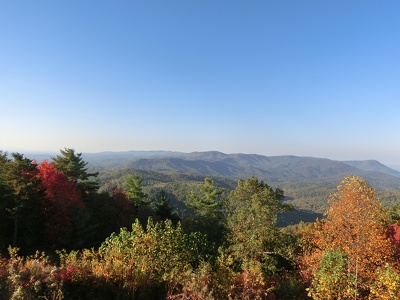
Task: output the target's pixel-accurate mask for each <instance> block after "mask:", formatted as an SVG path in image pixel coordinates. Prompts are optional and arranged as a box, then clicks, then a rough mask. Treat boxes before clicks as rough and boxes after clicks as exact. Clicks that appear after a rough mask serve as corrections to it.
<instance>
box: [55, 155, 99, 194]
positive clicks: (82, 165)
mask: <svg viewBox="0 0 400 300" xmlns="http://www.w3.org/2000/svg"><path fill="white" fill-rule="evenodd" d="M60 152H61V155H57V156H56V157H52V160H53V162H54V165H55V167H56V170H57V171H58V172H63V173H64V174H65V175H66V176H67V177H68V178H69V179H71V180H74V181H76V183H77V184H78V187H79V188H80V189H81V190H82V191H83V192H84V193H90V192H95V191H97V190H98V188H99V184H98V182H96V181H94V180H91V178H92V177H97V175H98V174H99V173H98V172H93V173H88V168H87V167H86V166H87V164H88V163H87V162H85V161H84V160H83V159H82V153H75V150H74V149H70V148H65V149H64V150H60Z"/></svg>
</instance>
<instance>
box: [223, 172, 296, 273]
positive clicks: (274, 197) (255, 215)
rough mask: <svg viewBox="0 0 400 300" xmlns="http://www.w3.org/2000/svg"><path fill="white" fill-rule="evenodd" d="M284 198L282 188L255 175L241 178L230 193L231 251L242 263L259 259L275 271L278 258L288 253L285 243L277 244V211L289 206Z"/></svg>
mask: <svg viewBox="0 0 400 300" xmlns="http://www.w3.org/2000/svg"><path fill="white" fill-rule="evenodd" d="M283 198H284V195H283V191H282V190H280V189H275V190H274V189H272V188H271V187H270V186H268V185H267V184H265V183H264V182H263V181H259V180H258V179H257V178H255V177H252V178H250V179H247V180H239V182H238V186H237V188H236V189H235V190H234V191H232V192H231V194H230V195H229V198H228V201H227V211H228V216H227V226H228V229H229V231H230V232H229V236H228V241H229V244H230V246H229V251H230V252H231V253H232V255H233V257H234V258H235V259H236V260H237V261H238V262H239V263H240V264H242V265H244V264H248V263H251V262H258V263H261V264H262V266H263V269H264V271H267V272H271V273H273V272H274V271H276V269H277V262H278V258H279V257H281V258H283V257H285V256H286V254H285V251H286V250H285V248H286V246H283V247H279V248H278V249H277V248H276V247H275V245H278V244H280V243H278V241H279V240H281V239H282V232H281V231H279V230H278V229H277V228H276V223H277V214H278V212H280V211H285V210H288V209H290V206H289V205H286V204H283V203H282V200H283Z"/></svg>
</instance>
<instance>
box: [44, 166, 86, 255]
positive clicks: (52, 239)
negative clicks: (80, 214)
mask: <svg viewBox="0 0 400 300" xmlns="http://www.w3.org/2000/svg"><path fill="white" fill-rule="evenodd" d="M38 170H39V173H38V175H37V176H38V177H39V178H40V179H41V183H42V186H43V188H44V191H45V197H43V198H42V202H41V213H42V215H43V219H44V227H45V233H46V238H47V241H48V242H49V244H50V245H52V246H53V247H55V248H57V247H56V246H57V240H58V239H60V238H63V237H65V236H66V235H67V234H68V233H69V232H70V230H71V229H72V221H71V217H72V214H73V213H74V211H77V210H82V209H83V207H84V204H83V202H82V196H81V192H80V191H79V190H78V189H77V187H76V184H75V183H74V182H73V181H71V180H70V179H68V177H67V176H65V175H64V173H63V172H57V171H56V168H55V166H54V164H53V163H49V162H47V161H44V162H42V163H41V164H40V165H39V166H38Z"/></svg>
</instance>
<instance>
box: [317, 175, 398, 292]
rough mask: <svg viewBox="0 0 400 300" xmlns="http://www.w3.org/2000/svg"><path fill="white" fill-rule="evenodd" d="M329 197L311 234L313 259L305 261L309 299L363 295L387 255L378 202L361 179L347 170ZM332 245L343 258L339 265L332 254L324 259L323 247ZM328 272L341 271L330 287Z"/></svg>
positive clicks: (389, 249)
mask: <svg viewBox="0 0 400 300" xmlns="http://www.w3.org/2000/svg"><path fill="white" fill-rule="evenodd" d="M329 203H330V208H329V209H328V211H327V213H326V219H325V220H323V222H322V224H321V226H320V229H319V230H317V231H316V233H315V235H314V242H315V246H316V248H315V251H314V252H313V253H312V254H313V255H314V258H315V259H314V264H313V263H312V262H310V261H309V263H311V265H310V268H312V273H313V280H312V284H311V288H310V296H312V297H313V298H314V299H363V298H367V297H368V296H370V294H371V290H370V289H371V286H372V285H373V283H374V282H375V281H376V280H377V279H378V278H377V274H378V273H377V270H378V268H380V267H383V266H385V264H386V263H390V262H391V261H392V259H393V247H392V245H391V243H390V242H389V240H388V239H387V237H386V233H385V231H386V229H385V224H386V220H385V214H384V212H383V209H382V206H381V202H380V200H379V199H378V198H377V196H376V195H375V192H374V190H373V189H372V188H371V187H370V186H369V185H368V183H367V182H366V181H365V180H364V179H362V178H361V177H356V176H348V177H346V178H344V179H343V180H342V182H341V183H340V184H339V186H338V191H337V192H336V193H335V194H333V195H331V197H330V199H329ZM332 251H335V253H337V254H340V253H341V254H340V255H341V256H340V257H341V261H342V260H343V259H344V261H345V264H344V265H342V267H341V268H339V269H340V270H339V271H337V270H338V266H337V263H335V261H334V260H331V261H327V259H328V260H329V259H330V257H329V255H328V256H327V255H326V253H327V252H332ZM336 261H338V260H337V259H336ZM327 266H328V269H329V268H331V269H330V270H328V269H327ZM329 266H331V267H329ZM332 272H340V274H341V276H345V277H346V278H345V279H346V280H340V281H337V282H336V283H335V290H330V288H327V286H329V285H327V284H326V281H328V280H331V279H332ZM339 283H340V284H342V286H340V287H339V286H338V284H339ZM322 287H324V288H322Z"/></svg>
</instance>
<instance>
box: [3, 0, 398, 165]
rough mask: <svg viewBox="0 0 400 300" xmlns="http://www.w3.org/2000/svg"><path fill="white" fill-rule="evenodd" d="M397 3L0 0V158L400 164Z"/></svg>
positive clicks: (340, 0)
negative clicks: (68, 153)
mask: <svg viewBox="0 0 400 300" xmlns="http://www.w3.org/2000/svg"><path fill="white" fill-rule="evenodd" d="M399 15H400V1H397V0H396V1H385V0H383V1H369V0H363V1H357V0H354V1H344V0H343V1H342V0H336V1H329V0H326V1H320V0H318V1H317V0H314V1H312V0H310V1H308V0H304V1H298V0H292V1H289V0H279V1H278V0H262V1H258V0H253V1H244V0H243V1H240V0H235V1H232V0H230V1H227V0H226V1H225V0H212V1H211V0H210V1H209V0H201V1H200V0H192V1H183V0H176V1H175V0H168V1H167V0H162V1H161V0H158V1H153V0H146V1H143V0H142V1H124V0H120V1H101V0H96V1H75V0H69V1H44V0H38V1H30V0H29V1H23V0H20V1H11V0H4V1H0V149H1V150H3V151H8V152H13V151H18V152H21V153H27V152H57V151H58V150H59V149H63V148H65V147H67V148H73V149H75V150H76V151H77V152H102V151H129V150H172V151H181V152H193V151H211V150H214V151H221V152H224V153H255V154H262V155H268V156H270V155H271V156H272V155H298V156H313V157H321V158H322V157H323V158H330V159H337V160H364V159H376V160H379V161H380V162H382V163H385V164H387V165H390V166H393V167H394V166H398V167H399V168H400V139H399V136H400V134H399V129H400V18H399Z"/></svg>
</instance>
